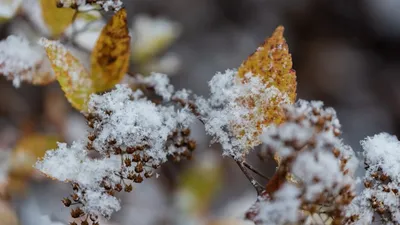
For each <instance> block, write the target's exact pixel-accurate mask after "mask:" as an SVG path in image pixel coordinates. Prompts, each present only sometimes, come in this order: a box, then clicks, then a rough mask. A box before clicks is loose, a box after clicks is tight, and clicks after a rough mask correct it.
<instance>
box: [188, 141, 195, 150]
mask: <svg viewBox="0 0 400 225" xmlns="http://www.w3.org/2000/svg"><path fill="white" fill-rule="evenodd" d="M187 147H188V149H189V150H190V151H194V150H195V149H196V141H193V140H190V141H189V142H188V144H187Z"/></svg>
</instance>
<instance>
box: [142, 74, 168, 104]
mask: <svg viewBox="0 0 400 225" xmlns="http://www.w3.org/2000/svg"><path fill="white" fill-rule="evenodd" d="M141 83H143V84H147V85H148V86H150V87H153V88H154V90H155V92H156V94H157V95H159V96H161V97H162V98H163V99H164V101H169V100H170V99H171V96H172V94H173V92H174V87H173V86H172V85H171V84H170V83H169V78H168V76H167V75H165V74H161V73H152V74H151V75H150V76H146V77H143V78H142V79H141Z"/></svg>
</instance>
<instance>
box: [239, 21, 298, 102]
mask: <svg viewBox="0 0 400 225" xmlns="http://www.w3.org/2000/svg"><path fill="white" fill-rule="evenodd" d="M283 31H284V28H283V26H279V27H277V28H276V30H275V31H274V33H273V34H272V36H271V37H270V38H267V40H266V41H265V42H264V44H263V45H261V46H260V47H259V48H258V49H257V51H256V52H254V53H253V54H252V55H250V56H249V58H248V59H247V60H246V61H245V62H243V63H242V65H241V66H240V67H239V70H238V75H239V77H240V78H242V79H246V78H245V75H246V74H247V73H249V72H250V73H252V74H253V75H254V76H258V77H260V78H261V79H262V80H263V81H264V83H265V84H266V87H271V86H274V87H276V88H278V89H279V90H280V91H281V92H282V93H285V94H287V95H288V96H289V99H290V101H291V102H292V103H294V101H295V100H296V85H297V83H296V72H295V71H294V70H293V69H292V65H293V63H292V56H291V54H290V53H289V48H288V45H287V43H286V40H285V38H284V37H283Z"/></svg>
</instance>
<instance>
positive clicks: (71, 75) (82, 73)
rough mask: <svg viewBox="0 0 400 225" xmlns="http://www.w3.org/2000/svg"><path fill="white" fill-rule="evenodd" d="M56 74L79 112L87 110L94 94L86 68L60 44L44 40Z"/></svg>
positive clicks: (43, 42)
mask: <svg viewBox="0 0 400 225" xmlns="http://www.w3.org/2000/svg"><path fill="white" fill-rule="evenodd" d="M40 43H41V45H43V46H44V48H45V49H46V52H47V56H48V58H49V59H50V62H51V64H52V68H53V71H54V73H55V74H56V77H57V80H58V82H59V83H60V86H61V88H62V90H63V91H64V93H65V96H66V97H67V99H68V101H69V102H70V103H71V104H72V106H73V107H74V108H76V109H78V110H81V111H84V112H85V111H86V110H87V101H88V100H89V97H90V95H91V94H92V93H94V89H93V82H92V79H91V77H90V74H89V73H88V72H87V71H86V69H85V67H84V66H83V65H82V64H81V63H80V62H79V61H78V60H77V59H76V58H75V57H74V56H73V55H72V54H71V53H70V52H69V51H68V50H67V49H66V48H65V47H64V46H63V45H61V44H60V43H59V42H57V41H50V40H47V39H45V38H42V39H41V41H40Z"/></svg>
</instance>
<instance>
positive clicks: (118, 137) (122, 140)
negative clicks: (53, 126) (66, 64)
mask: <svg viewBox="0 0 400 225" xmlns="http://www.w3.org/2000/svg"><path fill="white" fill-rule="evenodd" d="M88 111H89V113H90V114H91V115H92V116H94V117H95V118H96V120H95V122H94V124H93V127H94V129H93V132H94V133H95V134H96V138H95V139H94V140H93V141H92V142H91V144H92V146H93V148H94V149H95V150H96V152H97V153H98V154H100V156H99V157H96V158H92V157H89V156H88V153H89V149H87V139H86V138H85V139H83V140H78V141H75V142H73V143H72V145H70V146H68V145H67V144H65V143H59V144H58V148H57V149H55V150H51V151H47V152H46V155H45V156H44V158H43V160H41V161H39V162H37V163H36V165H35V167H36V168H37V169H39V170H40V171H41V172H43V173H45V174H47V175H48V176H50V177H52V178H54V179H57V180H60V181H64V182H75V183H78V184H79V187H80V191H81V192H80V194H81V196H82V198H83V199H84V203H85V204H84V207H83V210H84V211H85V212H87V213H92V214H95V215H99V214H100V215H103V216H105V217H106V218H109V217H110V216H111V213H113V212H114V211H118V210H119V209H120V204H119V200H118V199H117V198H115V197H113V196H110V195H108V194H106V193H105V190H104V189H103V188H101V183H102V181H104V178H107V182H110V184H112V185H115V184H119V183H120V181H121V177H120V176H119V175H118V174H119V173H122V175H123V176H127V175H128V174H129V173H131V172H133V169H134V167H133V168H131V167H129V168H128V167H126V168H124V169H122V168H121V165H122V161H121V160H122V157H121V156H120V155H115V154H114V153H113V152H112V151H113V149H115V148H116V147H117V148H120V149H121V150H123V151H125V150H126V148H127V147H132V146H146V148H145V149H143V150H142V151H140V153H137V154H140V156H141V157H144V155H147V156H148V157H149V158H150V163H153V164H158V165H159V164H161V163H163V162H166V161H167V156H168V155H169V154H171V155H173V154H175V153H179V152H180V151H181V149H180V148H179V147H175V146H174V145H173V143H170V142H168V138H169V136H170V135H171V134H172V133H173V132H174V131H175V130H176V129H179V128H187V127H188V126H189V125H190V124H191V122H192V121H193V120H194V117H193V116H192V115H191V114H190V112H189V110H187V109H185V108H183V109H180V110H177V109H175V108H174V107H173V106H163V105H156V104H154V103H152V102H151V101H149V100H147V99H146V98H144V96H142V93H141V92H140V91H136V92H134V91H132V90H131V89H130V88H128V87H127V86H126V85H117V86H116V89H115V90H112V91H111V92H108V93H105V94H103V95H96V94H93V95H92V96H91V99H90V102H89V109H88ZM111 142H114V144H113V147H110V143H111ZM124 157H125V158H128V159H131V156H128V155H126V156H124ZM132 164H134V165H136V164H135V163H134V162H132ZM82 191H84V194H83V192H82Z"/></svg>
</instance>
